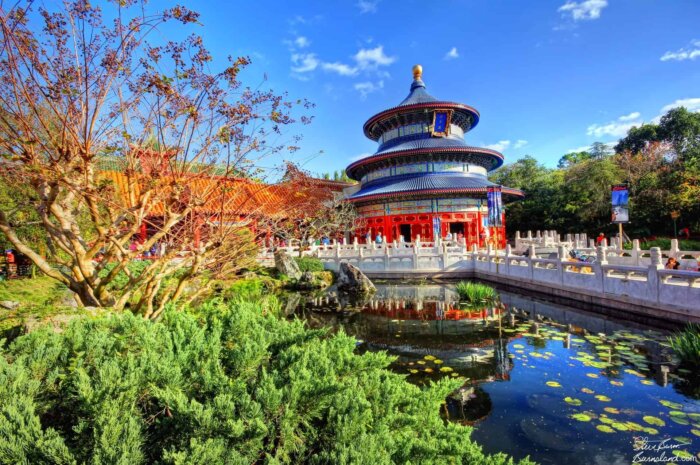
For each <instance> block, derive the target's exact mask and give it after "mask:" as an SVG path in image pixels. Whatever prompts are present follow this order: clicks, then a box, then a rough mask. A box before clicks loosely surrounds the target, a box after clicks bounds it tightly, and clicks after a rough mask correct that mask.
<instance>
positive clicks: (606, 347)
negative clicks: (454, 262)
mask: <svg viewBox="0 0 700 465" xmlns="http://www.w3.org/2000/svg"><path fill="white" fill-rule="evenodd" d="M377 289H378V291H377V293H376V294H375V295H374V296H373V297H372V298H371V300H369V301H367V302H361V303H351V302H341V301H339V300H338V298H337V294H336V293H335V292H333V291H330V292H328V293H326V294H325V295H323V296H319V297H315V298H313V297H307V298H301V299H299V297H298V296H297V299H299V300H298V307H297V310H296V312H295V316H297V317H301V318H304V319H305V320H306V321H307V322H308V324H309V325H310V326H312V327H332V328H334V329H339V328H343V329H344V330H345V331H346V332H347V333H349V334H352V335H353V336H355V337H356V338H357V339H358V340H359V341H360V342H358V351H360V352H363V351H378V350H384V351H387V352H389V353H390V354H393V355H395V356H396V357H397V359H396V361H395V362H394V363H393V364H392V366H391V369H392V370H394V371H396V372H398V373H403V374H405V375H406V377H407V380H408V381H410V382H413V383H416V384H423V383H426V382H429V381H430V380H437V379H439V378H441V377H454V378H464V379H466V381H465V383H464V384H463V385H462V387H461V388H460V389H459V390H457V391H456V392H454V393H453V394H451V395H450V396H449V397H448V398H447V402H446V404H445V406H444V410H443V412H442V414H443V415H444V416H445V417H446V418H448V419H449V420H450V421H456V422H461V423H464V424H470V425H473V427H474V432H473V434H472V437H473V438H474V439H475V440H476V441H477V442H478V443H480V444H481V445H482V446H483V448H484V449H485V450H486V451H488V452H504V453H506V454H509V455H511V456H513V457H515V458H523V457H525V456H530V457H531V458H532V459H534V460H536V461H537V462H539V463H541V464H556V465H561V464H564V463H566V464H567V465H578V464H580V465H584V464H585V465H591V464H601V465H602V464H606V465H618V464H620V465H622V464H630V463H635V462H641V461H654V462H655V463H692V461H693V460H694V457H693V455H695V454H698V453H700V401H698V400H697V399H698V398H699V397H700V381H699V380H698V374H697V373H691V372H689V371H687V370H683V369H681V368H679V367H678V361H677V360H676V358H675V356H674V354H673V351H672V349H671V348H670V346H669V345H668V343H667V336H668V334H669V333H668V332H662V331H659V330H656V329H654V328H652V327H650V326H645V325H643V324H640V323H631V322H625V321H624V320H619V319H614V318H611V317H606V316H601V315H598V314H595V313H588V312H584V311H581V310H576V309H572V308H567V307H565V306H562V305H557V304H553V303H549V302H546V301H540V300H537V299H534V298H531V297H526V296H521V295H518V294H514V293H510V292H504V291H500V297H501V302H502V305H499V306H496V307H492V308H484V309H460V305H459V303H457V300H458V297H457V294H456V292H455V291H454V286H453V285H450V284H422V285H390V284H384V285H381V284H380V285H378V286H377ZM295 305H296V303H295ZM664 440H666V441H665V442H664ZM644 441H646V442H644ZM635 457H636V459H635Z"/></svg>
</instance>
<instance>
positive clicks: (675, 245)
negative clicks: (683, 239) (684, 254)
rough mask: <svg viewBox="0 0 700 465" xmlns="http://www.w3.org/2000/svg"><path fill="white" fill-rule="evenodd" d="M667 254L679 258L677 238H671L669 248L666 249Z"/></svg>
mask: <svg viewBox="0 0 700 465" xmlns="http://www.w3.org/2000/svg"><path fill="white" fill-rule="evenodd" d="M668 256H669V257H673V258H675V259H680V258H681V254H680V249H679V248H678V239H671V249H670V250H669V251H668Z"/></svg>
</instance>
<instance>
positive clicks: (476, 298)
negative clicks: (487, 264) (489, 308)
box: [455, 281, 498, 304]
mask: <svg viewBox="0 0 700 465" xmlns="http://www.w3.org/2000/svg"><path fill="white" fill-rule="evenodd" d="M455 290H456V291H457V293H458V294H459V299H460V300H461V301H465V302H469V303H471V304H481V303H483V304H491V303H494V302H496V301H497V300H498V292H496V289H494V288H492V287H491V286H487V285H486V284H481V283H474V282H469V281H461V282H459V283H458V284H457V286H456V288H455Z"/></svg>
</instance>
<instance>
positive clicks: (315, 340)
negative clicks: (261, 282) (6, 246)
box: [0, 301, 529, 465]
mask: <svg viewBox="0 0 700 465" xmlns="http://www.w3.org/2000/svg"><path fill="white" fill-rule="evenodd" d="M354 348H355V340H354V339H353V338H351V337H349V336H346V335H344V334H338V335H333V336H331V335H329V334H328V332H326V331H312V330H309V329H306V328H305V327H304V326H303V324H302V323H300V322H298V321H294V322H288V321H285V320H281V319H278V318H275V317H274V316H272V315H270V314H269V313H265V312H263V311H261V308H259V306H257V305H255V304H251V303H246V302H237V303H235V304H228V305H226V304H223V303H221V302H220V301H215V302H209V303H207V304H205V305H203V306H202V307H201V308H199V311H198V316H197V315H193V314H190V313H183V312H174V311H173V310H172V309H169V310H168V311H167V312H166V314H165V316H164V318H163V320H162V321H161V322H156V323H154V322H149V321H146V320H144V319H142V318H139V317H136V316H133V315H131V314H129V313H125V314H120V315H112V316H109V317H100V318H93V319H87V318H82V319H79V320H77V321H74V322H73V323H72V324H71V325H70V326H69V327H68V328H67V329H66V331H64V332H63V333H60V334H56V333H53V332H52V331H50V330H48V329H44V330H38V331H36V332H33V333H31V334H28V335H26V336H22V337H20V338H18V339H17V340H16V341H15V342H13V343H12V345H11V346H10V347H9V349H7V348H6V349H4V350H3V351H2V356H0V463H3V464H10V463H12V464H15V463H31V464H40V463H52V464H55V463H60V464H73V463H123V464H145V463H159V464H203V463H211V464H251V463H269V464H292V463H294V464H296V463H310V464H331V463H332V464H351V463H352V464H363V463H366V464H390V463H408V462H409V461H410V462H411V463H431V464H438V463H445V464H447V463H462V464H482V465H486V464H488V465H497V464H506V463H512V462H511V460H509V459H507V458H505V457H503V456H501V455H497V456H490V457H489V456H485V455H484V454H483V453H482V451H481V449H480V448H479V446H477V445H476V444H475V443H473V442H472V441H470V439H469V433H470V428H469V427H465V426H461V425H459V424H455V423H446V422H444V421H443V420H442V419H441V418H440V416H439V409H440V406H441V404H442V403H443V402H444V399H445V396H446V395H447V393H448V392H450V391H451V390H453V389H455V388H456V387H457V386H458V385H459V383H460V382H459V381H456V380H445V381H442V382H439V383H436V384H434V385H432V386H431V387H429V388H424V389H421V388H419V387H417V386H414V385H411V384H408V383H407V382H406V381H405V380H404V377H403V376H400V375H398V374H395V373H392V372H390V371H388V370H387V369H386V367H387V366H388V364H389V363H390V361H391V360H392V359H391V357H389V356H387V355H386V354H383V353H368V354H364V355H356V354H355V353H354ZM522 463H529V462H522Z"/></svg>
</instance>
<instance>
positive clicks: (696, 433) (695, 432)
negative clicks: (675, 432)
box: [690, 429, 700, 436]
mask: <svg viewBox="0 0 700 465" xmlns="http://www.w3.org/2000/svg"><path fill="white" fill-rule="evenodd" d="M690 432H691V433H693V434H694V435H695V436H700V429H691V430H690Z"/></svg>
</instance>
